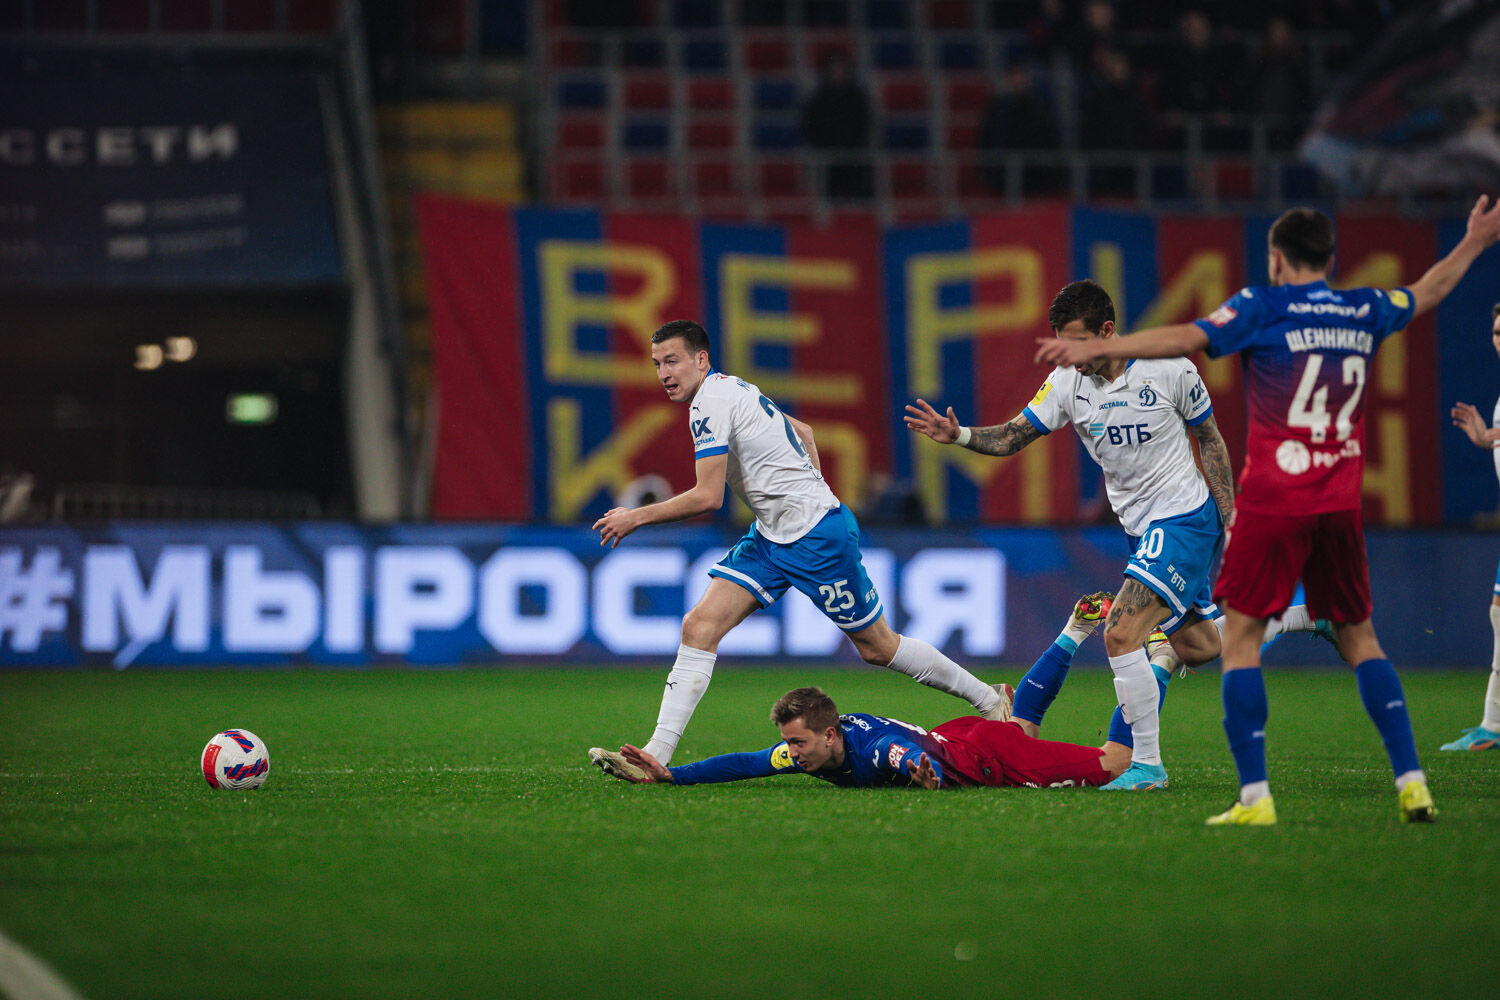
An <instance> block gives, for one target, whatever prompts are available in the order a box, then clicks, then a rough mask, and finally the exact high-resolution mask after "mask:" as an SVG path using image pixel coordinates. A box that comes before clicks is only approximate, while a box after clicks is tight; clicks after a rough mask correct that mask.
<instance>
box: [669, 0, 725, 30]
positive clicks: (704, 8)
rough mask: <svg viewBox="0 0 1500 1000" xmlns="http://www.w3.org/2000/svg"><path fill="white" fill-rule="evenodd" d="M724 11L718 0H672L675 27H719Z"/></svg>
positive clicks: (673, 24)
mask: <svg viewBox="0 0 1500 1000" xmlns="http://www.w3.org/2000/svg"><path fill="white" fill-rule="evenodd" d="M721 14H722V11H721V9H720V4H719V3H718V0H672V8H671V14H670V16H671V20H672V27H674V28H717V27H719V23H720V16H721Z"/></svg>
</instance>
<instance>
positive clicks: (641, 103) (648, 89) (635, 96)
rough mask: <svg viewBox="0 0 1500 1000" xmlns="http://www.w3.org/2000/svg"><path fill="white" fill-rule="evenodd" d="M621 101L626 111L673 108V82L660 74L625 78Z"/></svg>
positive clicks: (636, 75) (621, 89)
mask: <svg viewBox="0 0 1500 1000" xmlns="http://www.w3.org/2000/svg"><path fill="white" fill-rule="evenodd" d="M620 100H621V103H622V104H623V105H624V107H625V110H626V111H661V110H664V109H666V108H670V107H671V106H672V81H671V79H670V78H669V77H666V76H663V75H661V74H659V73H642V74H633V75H630V76H627V77H625V80H624V83H623V84H622V85H621V88H620Z"/></svg>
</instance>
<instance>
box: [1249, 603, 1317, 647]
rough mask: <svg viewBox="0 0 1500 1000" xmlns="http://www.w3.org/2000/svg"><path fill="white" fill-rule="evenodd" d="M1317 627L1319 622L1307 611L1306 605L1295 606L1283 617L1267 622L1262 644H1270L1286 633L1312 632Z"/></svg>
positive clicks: (1287, 610)
mask: <svg viewBox="0 0 1500 1000" xmlns="http://www.w3.org/2000/svg"><path fill="white" fill-rule="evenodd" d="M1316 627H1317V622H1315V621H1313V617H1312V615H1311V614H1309V613H1308V611H1307V605H1306V604H1294V605H1292V606H1291V607H1289V608H1287V609H1286V610H1285V611H1283V612H1282V613H1281V617H1279V618H1272V619H1271V620H1270V621H1268V622H1266V632H1265V635H1263V636H1261V640H1260V641H1261V642H1270V641H1271V640H1272V639H1274V638H1276V637H1277V636H1278V635H1282V634H1283V633H1286V632H1311V631H1312V630H1313V629H1314V628H1316Z"/></svg>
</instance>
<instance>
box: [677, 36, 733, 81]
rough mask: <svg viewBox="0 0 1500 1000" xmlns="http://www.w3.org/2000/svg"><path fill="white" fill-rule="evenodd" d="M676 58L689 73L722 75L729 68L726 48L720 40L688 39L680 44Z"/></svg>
mask: <svg viewBox="0 0 1500 1000" xmlns="http://www.w3.org/2000/svg"><path fill="white" fill-rule="evenodd" d="M678 56H679V61H680V65H681V66H682V68H683V69H684V70H686V71H687V72H689V73H722V72H724V71H725V70H727V69H728V68H729V52H728V48H727V46H726V45H725V44H724V41H723V39H720V38H690V39H688V40H687V41H685V42H683V43H682V48H681V49H680V50H679V52H678Z"/></svg>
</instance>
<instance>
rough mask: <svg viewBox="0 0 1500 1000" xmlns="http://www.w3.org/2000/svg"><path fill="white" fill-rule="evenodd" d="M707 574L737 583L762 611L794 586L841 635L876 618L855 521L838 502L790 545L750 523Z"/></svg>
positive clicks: (872, 588) (876, 607) (877, 605)
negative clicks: (765, 533) (771, 539)
mask: <svg viewBox="0 0 1500 1000" xmlns="http://www.w3.org/2000/svg"><path fill="white" fill-rule="evenodd" d="M708 575H709V576H717V577H719V578H720V579H723V580H728V581H729V582H730V583H737V584H739V585H740V586H741V587H744V588H745V589H746V590H748V591H750V593H751V594H753V595H755V599H756V600H757V601H759V602H760V606H761V607H763V608H767V607H770V606H771V605H772V604H775V603H776V602H777V601H778V600H780V599H781V595H783V594H785V593H786V591H787V588H788V587H796V588H797V589H798V590H800V591H801V592H802V593H804V594H806V595H807V596H808V599H809V600H811V601H812V602H813V604H814V605H815V606H816V607H817V608H818V610H820V611H822V612H823V614H825V615H827V616H828V620H829V621H831V622H833V623H834V624H835V625H837V626H838V627H839V628H841V629H843V630H844V631H845V632H858V631H860V630H861V629H866V628H869V627H870V626H871V625H873V624H875V622H876V620H877V619H879V618H880V611H881V608H880V595H879V594H877V593H875V585H874V584H873V583H871V582H870V576H869V574H868V573H866V572H865V564H864V562H863V561H861V559H860V556H859V522H858V521H856V520H855V519H854V513H853V512H852V511H850V510H849V508H848V507H847V506H846V505H844V504H839V506H838V507H837V508H835V509H833V510H830V511H829V512H828V513H827V514H826V515H825V516H824V517H823V520H821V521H819V522H818V523H817V524H816V525H814V526H813V528H812V530H811V531H809V532H808V533H807V534H805V535H803V536H802V537H801V538H799V539H797V540H796V541H795V542H787V543H785V544H782V543H780V542H773V541H770V540H768V539H766V538H765V537H763V536H762V535H761V533H760V532H758V531H756V530H755V526H754V525H751V527H750V530H749V531H747V532H745V537H743V538H741V539H740V540H739V541H738V542H736V543H735V546H734V548H732V549H730V550H729V554H728V555H726V556H725V557H724V558H723V559H720V560H719V561H718V562H717V563H715V564H714V565H713V567H712V568H710V569H709V571H708Z"/></svg>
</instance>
